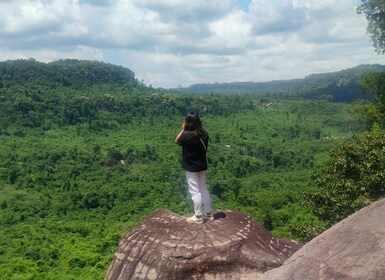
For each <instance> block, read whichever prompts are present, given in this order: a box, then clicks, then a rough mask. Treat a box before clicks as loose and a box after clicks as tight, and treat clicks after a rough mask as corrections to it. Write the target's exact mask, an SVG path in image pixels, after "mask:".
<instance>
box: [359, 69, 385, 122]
mask: <svg viewBox="0 0 385 280" xmlns="http://www.w3.org/2000/svg"><path fill="white" fill-rule="evenodd" d="M361 87H362V88H363V90H364V91H365V92H367V93H370V94H372V95H373V101H372V102H371V103H370V105H369V107H368V110H367V111H366V114H365V119H366V122H367V124H368V126H369V127H371V126H373V125H374V124H376V123H377V124H380V125H381V127H385V72H381V73H369V74H368V75H366V76H365V77H364V78H363V79H362V81H361Z"/></svg>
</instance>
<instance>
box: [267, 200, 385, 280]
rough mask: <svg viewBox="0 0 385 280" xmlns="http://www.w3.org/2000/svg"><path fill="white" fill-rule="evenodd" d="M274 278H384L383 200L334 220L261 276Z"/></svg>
mask: <svg viewBox="0 0 385 280" xmlns="http://www.w3.org/2000/svg"><path fill="white" fill-rule="evenodd" d="M278 279H279V280H294V279H295V280H309V279H312V280H317V279H318V280H330V279H338V280H345V279H346V280H347V279H349V280H354V279H357V280H362V279H365V280H377V279H378V280H383V279H385V200H384V199H383V200H380V201H377V202H375V203H373V204H372V205H370V206H368V207H365V208H363V209H361V210H360V211H358V212H356V213H355V214H353V215H351V216H350V217H348V218H346V219H344V220H343V221H341V222H339V223H337V224H336V225H334V226H333V227H331V228H330V229H328V230H327V231H325V232H324V233H322V234H321V235H319V236H317V237H316V238H314V239H313V240H311V241H310V242H309V243H307V244H306V245H304V246H303V247H302V248H301V249H300V250H298V251H297V252H296V253H295V254H294V255H292V256H291V257H290V258H289V259H288V260H286V261H285V263H284V264H283V265H282V266H281V267H279V268H276V269H273V270H271V271H268V272H266V273H265V274H264V275H263V276H262V277H261V280H278Z"/></svg>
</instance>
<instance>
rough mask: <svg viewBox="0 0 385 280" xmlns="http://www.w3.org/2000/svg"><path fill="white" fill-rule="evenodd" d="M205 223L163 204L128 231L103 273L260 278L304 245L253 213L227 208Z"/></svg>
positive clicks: (116, 276) (141, 276)
mask: <svg viewBox="0 0 385 280" xmlns="http://www.w3.org/2000/svg"><path fill="white" fill-rule="evenodd" d="M215 218H216V219H215V220H214V221H210V222H207V223H205V224H202V225H199V224H188V223H187V222H186V221H185V218H184V217H181V216H179V215H177V214H175V213H172V212H170V211H168V210H165V209H159V210H157V211H155V212H154V213H153V214H152V215H150V216H149V217H148V218H147V219H145V220H144V221H143V222H141V223H140V224H139V225H137V226H136V227H134V228H132V229H131V230H129V231H128V232H127V234H126V235H125V236H124V238H123V239H122V240H121V242H120V244H119V247H118V250H117V252H116V253H115V255H114V259H113V261H112V264H111V266H110V268H109V270H108V272H107V275H106V277H105V279H108V280H115V279H120V280H123V279H167V280H170V279H221V280H222V279H258V278H259V277H260V276H261V275H262V273H264V272H265V271H267V270H270V269H272V268H276V267H279V266H280V265H282V263H283V262H284V261H285V260H286V259H287V258H288V257H289V256H291V255H292V254H293V253H294V252H295V251H297V250H298V249H299V248H300V245H299V244H298V243H296V242H294V241H288V240H278V239H276V238H275V237H273V236H272V235H271V234H270V233H269V232H268V231H267V230H266V229H264V228H263V227H262V226H261V225H259V224H258V223H257V222H255V221H254V220H253V219H252V218H251V217H250V216H249V215H247V214H244V213H241V212H236V211H230V210H225V211H222V212H218V213H217V214H216V215H215Z"/></svg>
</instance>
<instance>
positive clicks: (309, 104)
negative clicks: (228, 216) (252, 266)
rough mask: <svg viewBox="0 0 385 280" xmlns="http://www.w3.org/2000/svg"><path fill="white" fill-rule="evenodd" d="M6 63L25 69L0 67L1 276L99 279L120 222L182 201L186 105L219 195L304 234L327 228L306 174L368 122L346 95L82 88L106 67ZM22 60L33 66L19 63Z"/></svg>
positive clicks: (268, 223) (228, 204) (275, 226)
mask: <svg viewBox="0 0 385 280" xmlns="http://www.w3.org/2000/svg"><path fill="white" fill-rule="evenodd" d="M64 62H65V63H64ZM7 63H8V64H5V65H7V67H5V66H4V65H0V68H1V67H3V66H4V69H7V70H6V71H3V73H8V72H10V71H11V72H12V71H15V74H17V72H18V71H20V72H21V73H20V74H17V75H15V77H16V78H17V79H20V81H22V79H27V78H28V79H29V80H28V83H27V82H26V83H23V82H20V83H15V82H13V81H12V77H11V76H6V75H5V76H4V74H2V75H3V76H1V77H2V80H1V81H2V83H3V85H5V86H3V87H2V88H1V89H0V108H1V110H0V142H1V143H2V149H0V181H1V185H0V236H2V238H1V239H0V270H1V271H2V275H1V276H0V278H1V277H4V279H102V278H103V276H104V274H105V272H106V270H107V268H108V265H109V263H110V261H111V258H112V256H113V252H114V251H115V249H116V246H117V244H118V242H119V239H120V238H121V237H122V236H123V233H124V232H125V231H127V229H128V228H130V227H132V226H134V225H135V224H137V223H138V222H139V221H140V220H141V219H143V218H144V217H146V216H147V215H148V214H149V213H151V212H152V211H154V210H155V209H157V208H168V209H170V210H171V211H174V212H176V213H179V214H187V213H191V212H192V202H191V198H190V196H189V194H188V191H187V187H186V182H185V174H184V172H183V171H182V170H181V167H180V158H181V154H180V153H181V151H180V148H179V147H178V146H177V145H175V144H174V143H173V140H174V138H175V136H176V134H177V133H178V132H179V129H180V123H181V122H182V120H183V118H184V115H185V113H186V111H188V110H196V111H198V112H199V113H200V115H201V117H202V120H203V122H204V126H205V128H207V130H208V131H209V133H210V139H211V140H210V144H209V149H208V150H209V153H208V161H209V171H208V185H209V189H210V193H211V194H212V198H213V205H214V207H215V208H217V209H221V208H231V209H235V210H241V211H245V212H247V213H250V214H251V215H252V216H253V217H254V218H255V219H256V220H257V221H259V222H260V223H261V224H263V225H264V226H265V227H266V228H268V229H269V230H271V231H272V233H273V234H275V235H276V236H278V237H282V238H296V239H302V240H306V239H309V238H310V236H312V235H314V234H315V233H316V232H317V230H318V229H319V228H323V226H324V224H325V223H324V222H323V221H320V220H319V219H318V218H317V216H315V215H314V214H313V213H312V211H311V209H310V208H309V207H307V206H304V205H302V203H301V201H302V200H303V197H302V192H304V191H310V190H312V187H311V184H312V182H311V178H310V174H311V173H312V172H313V171H314V170H317V169H319V168H322V167H325V164H326V162H327V159H328V158H329V155H328V151H329V150H330V149H331V148H332V147H334V146H335V145H339V144H340V143H342V141H344V140H345V139H346V138H349V137H351V136H352V135H353V134H354V133H357V132H360V131H361V130H362V129H363V128H362V127H361V125H360V124H359V122H358V121H357V120H356V119H355V117H354V116H353V113H352V111H351V110H350V106H349V105H347V104H343V103H332V102H329V101H327V100H307V99H301V98H299V97H297V98H294V97H290V99H285V98H282V97H279V96H275V97H267V96H264V97H256V96H238V95H231V96H221V95H216V94H205V95H202V96H198V95H195V94H182V93H178V92H174V91H165V90H155V89H153V88H151V87H146V86H144V85H142V84H140V83H135V82H129V83H126V82H123V83H120V82H119V80H116V79H115V78H109V79H108V80H107V81H104V82H103V83H102V82H101V83H97V84H95V83H90V84H88V85H89V87H83V88H81V87H80V84H83V82H84V83H86V80H84V79H88V78H86V77H89V73H93V72H94V71H96V73H99V72H100V73H115V72H114V71H115V70H114V71H112V69H110V67H112V66H110V65H103V64H98V63H94V62H91V63H89V64H87V63H86V62H81V63H80V62H73V64H74V65H78V64H77V63H80V64H81V66H80V65H79V67H80V68H79V69H81V70H79V69H77V70H71V69H72V68H74V67H72V66H73V65H72V64H71V63H72V62H71V61H62V62H58V63H56V64H55V63H54V64H53V65H54V66H55V67H57V69H58V70H57V71H58V72H60V73H61V72H63V73H64V72H65V71H67V70H65V69H70V72H71V71H77V72H76V73H77V74H76V75H77V76H78V77H79V79H80V80H81V81H82V82H78V81H77V80H76V79H75V78H73V80H71V79H72V78H71V79H69V78H68V80H69V81H71V83H69V84H63V83H60V82H57V81H56V80H55V79H51V78H50V77H52V76H53V77H55V75H54V73H52V74H50V71H52V69H56V68H51V66H50V65H47V64H40V63H37V62H35V61H30V60H28V61H17V63H15V64H13V63H12V62H7ZM23 63H25V65H24V66H23ZM67 64H68V65H67ZM16 66H17V67H16ZM37 66H38V67H37ZM8 67H9V68H11V70H10V69H8ZM12 67H15V68H16V69H18V70H15V69H13V70H12ZM23 67H26V69H30V68H31V67H32V68H33V67H37V69H38V70H36V71H37V72H34V73H35V75H34V76H28V75H29V74H27V72H28V71H26V73H24V72H23V71H24V70H22V69H23ZM52 67H53V66H52ZM71 67H72V68H71ZM93 67H96V69H94V68H93ZM99 67H101V69H99ZM103 67H106V69H103ZM32 68H31V69H32ZM62 68H63V69H62ZM75 68H76V67H75ZM33 69H34V68H33ZM110 70H111V71H112V72H109V71H110ZM33 71H35V70H33ZM33 71H32V72H33ZM44 71H45V72H44ZM98 71H99V72H98ZM123 72H124V71H123ZM12 73H13V72H12ZM42 73H45V78H44V77H43V76H42ZM55 73H56V72H55ZM4 77H5V78H4Z"/></svg>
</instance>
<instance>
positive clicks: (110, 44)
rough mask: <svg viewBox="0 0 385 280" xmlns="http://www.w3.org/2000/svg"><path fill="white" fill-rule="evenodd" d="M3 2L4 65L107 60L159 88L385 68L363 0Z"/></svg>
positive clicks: (0, 6) (0, 5) (1, 44)
mask: <svg viewBox="0 0 385 280" xmlns="http://www.w3.org/2000/svg"><path fill="white" fill-rule="evenodd" d="M247 4H248V1H247V0H211V1H207V0H194V1H185V0H159V1H152V0H141V1H136V0H116V1H113V0H23V1H22V0H9V1H0V9H1V11H2V17H0V53H1V56H0V59H1V60H6V59H15V58H30V57H33V58H36V59H37V60H40V61H51V60H56V59H64V58H78V59H91V60H95V59H96V60H104V61H106V62H108V63H115V64H118V65H122V66H125V67H128V68H130V69H131V70H133V71H134V72H135V73H136V75H137V77H139V78H140V79H144V81H145V83H146V84H152V85H153V86H163V87H175V86H176V85H178V84H181V85H183V86H187V85H189V84H192V83H201V82H202V83H204V82H206V83H213V82H231V81H266V80H272V79H289V78H298V77H303V76H305V75H307V74H311V73H319V72H323V71H327V72H329V71H337V70H341V69H343V68H346V67H353V66H356V65H358V64H362V63H385V59H384V57H383V56H377V55H376V53H375V51H374V48H373V47H372V45H371V43H370V41H369V37H368V35H367V34H366V24H367V22H366V20H365V18H364V17H363V16H362V15H357V13H356V11H355V8H356V5H357V1H355V0H340V1H335V0H322V1H319V0H280V1H272V0H250V2H249V5H247Z"/></svg>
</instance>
